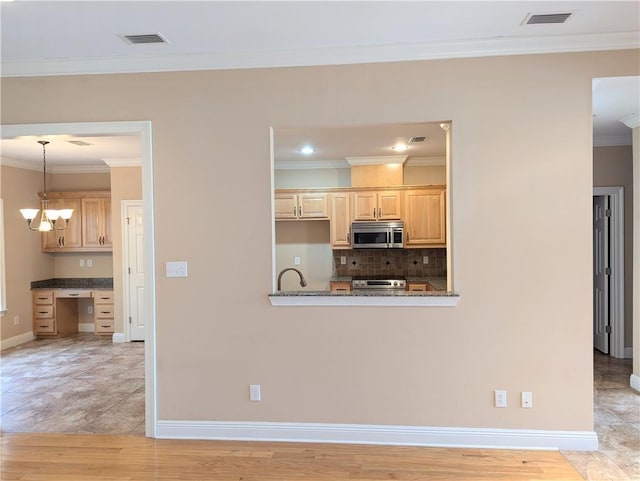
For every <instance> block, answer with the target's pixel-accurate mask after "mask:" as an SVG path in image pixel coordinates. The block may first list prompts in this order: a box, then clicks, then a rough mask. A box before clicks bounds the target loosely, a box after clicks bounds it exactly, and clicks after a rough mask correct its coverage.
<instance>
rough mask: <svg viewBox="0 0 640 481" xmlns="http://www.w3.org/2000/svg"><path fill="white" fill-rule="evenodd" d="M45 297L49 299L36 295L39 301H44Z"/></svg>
mask: <svg viewBox="0 0 640 481" xmlns="http://www.w3.org/2000/svg"><path fill="white" fill-rule="evenodd" d="M47 299H49V298H48V297H38V300H39V301H46V300H47Z"/></svg>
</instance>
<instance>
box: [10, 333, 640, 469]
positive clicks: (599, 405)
mask: <svg viewBox="0 0 640 481" xmlns="http://www.w3.org/2000/svg"><path fill="white" fill-rule="evenodd" d="M631 371H632V363H631V360H629V359H624V360H621V359H614V358H610V357H609V356H604V355H602V354H600V353H598V352H595V353H594V381H595V382H594V393H595V430H596V432H597V433H598V438H599V441H600V450H599V451H598V452H592V453H590V452H577V451H563V452H562V454H563V455H564V456H565V457H566V458H567V459H568V460H569V462H570V463H571V464H572V465H573V466H574V467H575V468H576V470H577V471H578V472H579V473H580V474H581V475H582V476H583V477H584V478H585V479H586V480H589V481H630V480H633V481H640V394H638V393H636V392H635V391H633V390H632V389H631V388H629V376H630V375H631ZM0 380H1V390H0V427H1V429H2V431H5V432H59V433H92V434H137V435H144V344H143V343H118V344H114V343H112V342H111V341H110V340H109V339H102V338H98V337H96V336H94V335H93V334H79V335H78V336H75V337H70V338H64V339H49V340H36V341H31V342H28V343H26V344H22V345H20V346H16V347H14V348H11V349H7V350H5V351H3V352H2V353H1V354H0Z"/></svg>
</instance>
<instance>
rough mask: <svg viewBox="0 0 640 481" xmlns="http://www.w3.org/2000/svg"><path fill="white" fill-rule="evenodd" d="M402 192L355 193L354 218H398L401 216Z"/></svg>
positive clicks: (356, 219)
mask: <svg viewBox="0 0 640 481" xmlns="http://www.w3.org/2000/svg"><path fill="white" fill-rule="evenodd" d="M401 206H402V192H401V191H399V190H387V191H370V192H369V191H364V192H354V193H353V220H354V221H360V220H368V221H376V220H397V219H400V218H401V214H402V212H401Z"/></svg>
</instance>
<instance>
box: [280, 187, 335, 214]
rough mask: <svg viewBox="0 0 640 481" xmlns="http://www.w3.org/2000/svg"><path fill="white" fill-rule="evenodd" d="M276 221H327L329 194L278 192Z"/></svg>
mask: <svg viewBox="0 0 640 481" xmlns="http://www.w3.org/2000/svg"><path fill="white" fill-rule="evenodd" d="M274 211H275V218H276V220H313V219H318V220H327V219H329V194H327V193H326V192H296V191H286V190H282V191H276V193H275V202H274Z"/></svg>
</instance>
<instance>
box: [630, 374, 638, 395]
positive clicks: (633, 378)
mask: <svg viewBox="0 0 640 481" xmlns="http://www.w3.org/2000/svg"><path fill="white" fill-rule="evenodd" d="M629 386H631V388H632V389H635V390H636V391H638V392H640V376H636V375H635V374H631V378H630V379H629Z"/></svg>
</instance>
